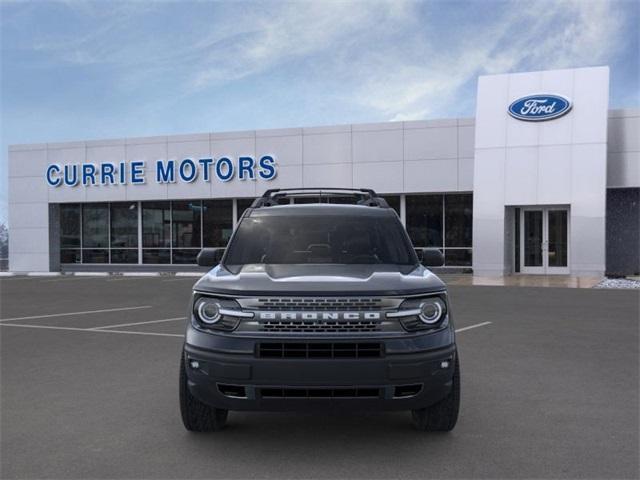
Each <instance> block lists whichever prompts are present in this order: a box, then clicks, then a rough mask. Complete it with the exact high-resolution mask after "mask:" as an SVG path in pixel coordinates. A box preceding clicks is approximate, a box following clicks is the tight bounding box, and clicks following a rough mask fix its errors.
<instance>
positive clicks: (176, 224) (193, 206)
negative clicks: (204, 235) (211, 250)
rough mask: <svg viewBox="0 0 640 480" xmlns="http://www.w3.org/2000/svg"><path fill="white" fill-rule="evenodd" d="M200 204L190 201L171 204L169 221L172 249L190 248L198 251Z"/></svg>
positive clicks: (199, 246) (199, 244) (200, 242)
mask: <svg viewBox="0 0 640 480" xmlns="http://www.w3.org/2000/svg"><path fill="white" fill-rule="evenodd" d="M201 212H202V202H201V201H200V200H190V201H186V202H172V203H171V221H172V222H173V227H172V229H171V230H172V232H173V243H172V247H173V248H183V247H192V248H197V249H200V248H201V247H202V239H201V238H200V237H201V235H200V215H201Z"/></svg>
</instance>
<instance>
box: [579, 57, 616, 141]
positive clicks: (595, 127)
mask: <svg viewBox="0 0 640 480" xmlns="http://www.w3.org/2000/svg"><path fill="white" fill-rule="evenodd" d="M573 92H574V93H573V96H574V98H573V102H574V105H573V114H571V115H572V117H573V139H572V141H573V143H606V141H607V118H608V110H609V67H594V68H578V69H576V70H574V88H573Z"/></svg>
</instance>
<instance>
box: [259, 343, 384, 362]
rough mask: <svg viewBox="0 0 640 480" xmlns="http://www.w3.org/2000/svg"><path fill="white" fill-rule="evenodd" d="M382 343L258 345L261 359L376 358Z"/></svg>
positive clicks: (381, 352)
mask: <svg viewBox="0 0 640 480" xmlns="http://www.w3.org/2000/svg"><path fill="white" fill-rule="evenodd" d="M383 350H384V348H383V344H382V343H373V342H370V343H342V342H341V343H279V342H278V343H275V342H274V343H260V344H258V351H257V353H258V356H259V357H263V358H378V357H382V356H383V354H384V352H383Z"/></svg>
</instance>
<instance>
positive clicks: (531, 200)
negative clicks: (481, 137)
mask: <svg viewBox="0 0 640 480" xmlns="http://www.w3.org/2000/svg"><path fill="white" fill-rule="evenodd" d="M505 155H506V156H505V169H504V203H505V205H533V204H536V203H538V148H537V147H515V148H507V149H506V152H505Z"/></svg>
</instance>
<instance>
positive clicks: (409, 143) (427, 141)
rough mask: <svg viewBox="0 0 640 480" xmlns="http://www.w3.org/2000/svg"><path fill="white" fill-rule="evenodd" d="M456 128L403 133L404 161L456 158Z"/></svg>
mask: <svg viewBox="0 0 640 480" xmlns="http://www.w3.org/2000/svg"><path fill="white" fill-rule="evenodd" d="M457 141H458V127H457V126H451V127H439V128H420V129H409V130H405V132H404V159H405V161H408V160H429V159H444V158H457V156H458V145H457Z"/></svg>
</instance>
